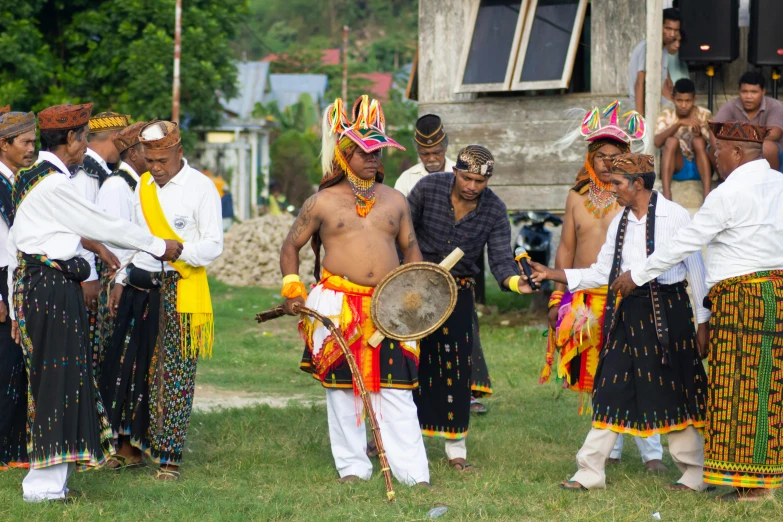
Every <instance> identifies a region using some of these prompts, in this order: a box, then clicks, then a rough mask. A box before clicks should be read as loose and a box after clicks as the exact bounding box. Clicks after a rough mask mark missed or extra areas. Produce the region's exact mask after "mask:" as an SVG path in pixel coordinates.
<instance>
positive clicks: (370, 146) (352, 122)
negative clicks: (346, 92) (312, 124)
mask: <svg viewBox="0 0 783 522" xmlns="http://www.w3.org/2000/svg"><path fill="white" fill-rule="evenodd" d="M351 115H352V116H353V117H352V118H349V117H348V115H347V114H346V112H345V103H344V102H343V100H342V99H340V98H337V99H336V100H334V103H333V104H331V105H329V107H327V108H326V111H325V112H324V117H323V120H322V122H321V169H322V171H323V175H324V177H328V176H329V175H331V173H332V169H333V165H334V158H335V154H336V152H335V148H336V147H337V146H338V143H339V142H340V140H341V139H342V138H348V139H350V140H351V141H352V142H354V143H355V144H356V145H358V146H359V147H360V148H361V149H362V150H363V151H364V152H374V151H376V150H379V149H382V148H384V147H394V148H396V149H400V150H405V147H403V146H402V145H400V144H399V143H397V142H396V141H394V140H393V139H391V138H390V137H389V136H387V135H386V118H385V116H384V115H383V109H382V108H381V104H380V102H379V101H378V100H372V101H370V97H369V96H367V95H366V94H363V95H362V96H361V97H359V98H358V99H357V100H356V102H354V104H353V108H352V110H351Z"/></svg>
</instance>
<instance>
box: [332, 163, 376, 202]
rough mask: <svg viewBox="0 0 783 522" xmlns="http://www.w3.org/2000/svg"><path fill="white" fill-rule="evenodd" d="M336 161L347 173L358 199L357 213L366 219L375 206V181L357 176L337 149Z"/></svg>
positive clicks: (346, 175) (355, 196) (352, 189)
mask: <svg viewBox="0 0 783 522" xmlns="http://www.w3.org/2000/svg"><path fill="white" fill-rule="evenodd" d="M335 159H336V160H337V162H338V163H339V164H340V167H341V168H342V169H343V172H345V177H346V178H348V183H349V184H350V185H351V191H353V196H354V198H355V199H356V213H357V214H358V215H359V217H366V216H367V214H369V213H370V210H372V207H373V205H375V179H362V178H360V177H359V176H357V175H356V174H355V173H354V172H353V170H351V167H350V166H349V165H348V162H347V161H346V160H345V156H343V154H342V151H341V150H340V149H339V148H336V149H335Z"/></svg>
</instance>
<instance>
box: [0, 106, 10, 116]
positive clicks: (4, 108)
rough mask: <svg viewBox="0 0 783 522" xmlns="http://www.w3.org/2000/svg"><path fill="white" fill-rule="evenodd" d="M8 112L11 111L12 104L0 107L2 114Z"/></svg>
mask: <svg viewBox="0 0 783 522" xmlns="http://www.w3.org/2000/svg"><path fill="white" fill-rule="evenodd" d="M6 112H11V106H10V105H4V106H2V107H0V115H3V114H5V113H6Z"/></svg>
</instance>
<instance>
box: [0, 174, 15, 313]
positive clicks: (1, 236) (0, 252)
mask: <svg viewBox="0 0 783 522" xmlns="http://www.w3.org/2000/svg"><path fill="white" fill-rule="evenodd" d="M0 175H2V176H5V179H7V180H8V181H10V182H11V185H13V184H14V173H13V172H11V169H9V168H8V166H7V165H6V164H5V163H3V162H2V161H0ZM6 242H8V225H7V224H6V222H5V219H3V218H0V268H1V267H4V266H8V250H7V249H6ZM2 300H3V298H2V297H0V301H2Z"/></svg>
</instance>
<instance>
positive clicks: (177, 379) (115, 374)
mask: <svg viewBox="0 0 783 522" xmlns="http://www.w3.org/2000/svg"><path fill="white" fill-rule="evenodd" d="M139 142H140V143H141V146H142V154H143V156H144V159H145V163H146V167H147V169H148V170H149V172H145V173H144V174H142V175H141V177H140V179H139V182H138V184H137V186H136V191H135V194H134V199H133V202H134V208H133V219H134V221H135V223H136V224H138V225H139V226H140V227H142V228H147V229H149V230H150V232H152V233H153V234H155V235H161V236H163V237H169V238H172V239H177V240H179V241H181V242H182V243H183V245H184V246H183V249H182V257H181V258H180V260H179V261H178V262H177V263H173V264H168V263H166V264H162V263H160V262H159V261H157V260H156V259H155V258H153V257H152V256H150V255H148V254H146V253H144V252H139V253H138V254H136V255H135V257H133V259H132V263H131V264H130V265H128V269H127V270H126V271H125V272H122V273H119V274H118V275H117V280H116V283H117V284H116V286H115V291H114V292H113V293H112V296H111V299H110V300H109V308H110V309H111V310H112V313H114V314H116V319H115V331H114V334H113V336H112V348H111V350H110V353H111V355H110V356H109V355H107V359H106V361H105V363H106V364H105V365H104V370H105V371H106V372H107V375H105V376H104V377H103V378H102V381H101V382H102V388H101V391H102V392H103V393H104V396H106V397H111V398H112V399H111V403H112V411H110V417H111V419H112V425H113V428H114V429H115V430H116V431H118V432H119V434H120V435H123V440H121V441H120V442H121V443H122V446H121V447H120V450H119V451H118V452H117V453H116V454H114V455H113V456H112V459H111V462H110V463H109V465H110V466H111V467H114V468H120V467H124V466H133V465H138V464H139V463H141V461H142V455H141V452H142V451H143V452H145V453H146V454H147V455H148V456H149V457H150V458H151V459H152V460H153V461H154V462H155V463H156V464H158V465H159V466H160V468H159V469H158V471H157V472H156V474H155V478H156V479H158V480H177V479H178V478H179V476H180V472H179V466H180V464H181V463H182V453H183V451H184V449H185V439H186V436H187V432H188V424H189V422H190V414H191V410H192V407H193V393H194V390H195V378H196V362H197V360H198V356H199V355H201V356H202V357H203V356H207V355H211V354H212V342H213V335H214V331H213V324H214V323H213V315H212V304H211V300H210V297H209V286H208V283H207V275H206V269H205V267H206V266H207V265H209V264H210V263H212V262H213V261H214V260H215V259H217V258H218V256H220V254H221V253H222V251H223V227H222V217H221V208H220V196H219V195H218V191H217V188H215V184H214V183H213V182H212V180H211V179H210V178H208V177H207V176H205V175H203V174H202V173H200V172H199V171H197V170H196V169H194V168H192V167H190V166H189V165H188V162H187V161H186V160H185V158H183V156H182V144H181V141H180V133H179V126H178V125H177V124H176V123H171V122H167V121H153V122H150V123H148V124H146V125H145V126H143V127H142V128H141V130H140V133H139ZM128 261H129V260H128V259H123V263H127V262H128ZM161 302H162V303H163V304H164V305H163V306H161ZM161 313H163V314H165V317H160V314H161ZM161 324H162V325H165V330H164V331H163V332H159V331H158V327H159V325H161ZM183 336H185V338H184V339H183V338H182V337H183ZM159 339H160V342H158V340H159ZM108 402H109V399H107V403H108Z"/></svg>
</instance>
